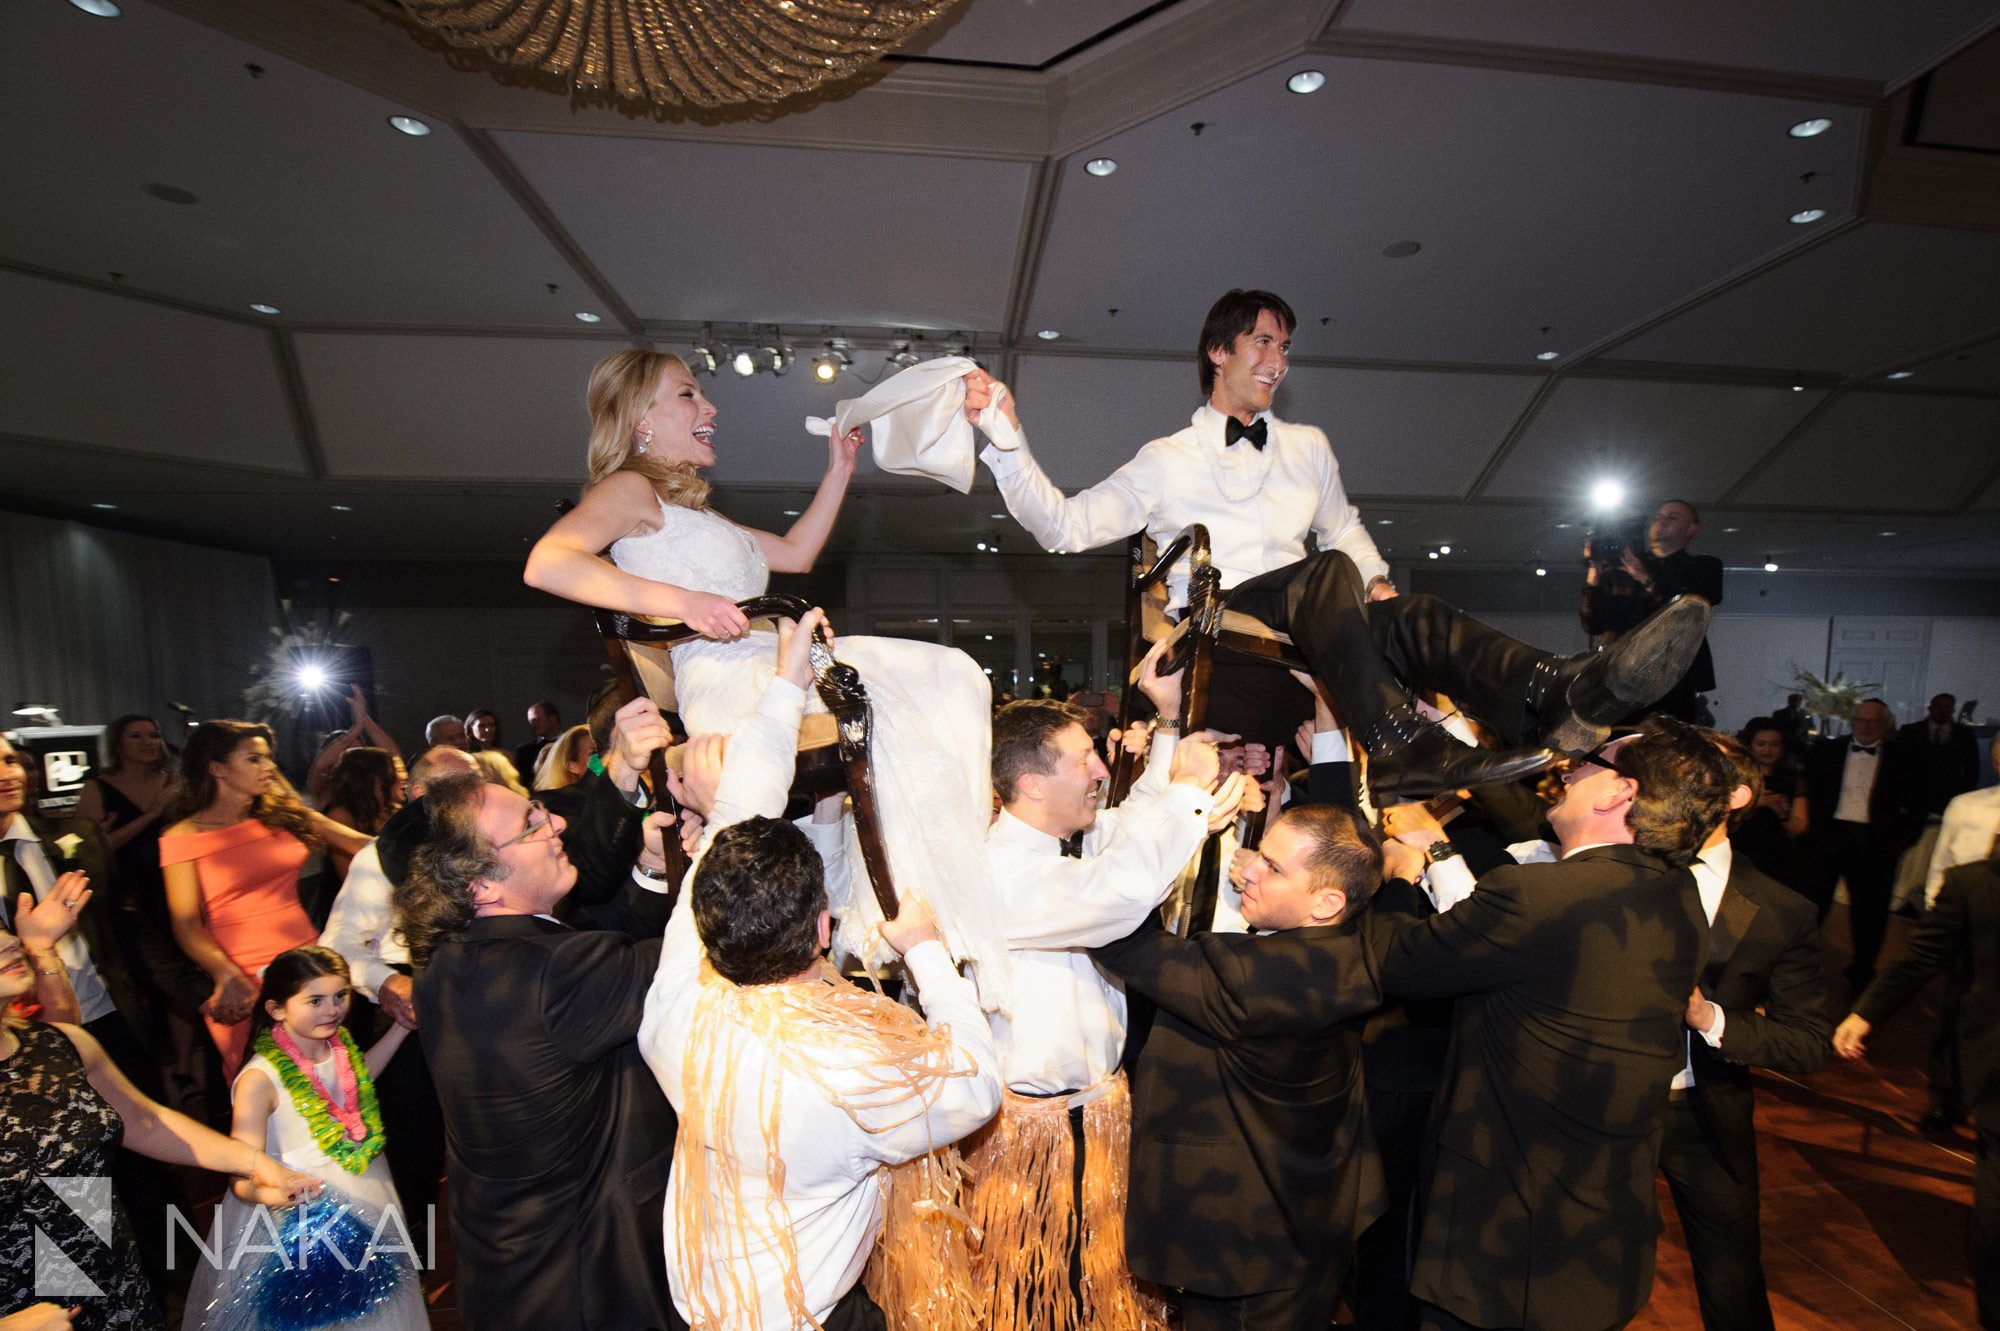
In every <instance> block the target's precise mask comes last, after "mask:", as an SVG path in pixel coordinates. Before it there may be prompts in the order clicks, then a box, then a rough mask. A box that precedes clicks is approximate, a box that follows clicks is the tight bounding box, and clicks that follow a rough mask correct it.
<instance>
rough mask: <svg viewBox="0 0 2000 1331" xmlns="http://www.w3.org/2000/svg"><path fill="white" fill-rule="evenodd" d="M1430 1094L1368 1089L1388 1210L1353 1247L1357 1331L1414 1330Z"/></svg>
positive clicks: (1369, 1107) (1372, 1123) (1376, 1148)
mask: <svg viewBox="0 0 2000 1331" xmlns="http://www.w3.org/2000/svg"><path fill="white" fill-rule="evenodd" d="M1430 1116H1431V1092H1429V1091H1378V1090H1375V1089H1374V1088H1373V1087H1370V1088H1369V1090H1368V1120H1369V1123H1370V1125H1371V1126H1372V1127H1373V1128H1374V1129H1375V1150H1376V1153H1377V1155H1379V1156H1380V1157H1381V1160H1382V1185H1383V1191H1384V1192H1385V1193H1386V1194H1387V1195H1388V1206H1387V1208H1386V1209H1385V1210H1384V1211H1383V1212H1382V1214H1381V1216H1380V1217H1379V1218H1377V1219H1376V1221H1375V1223H1374V1224H1372V1225H1370V1226H1369V1227H1368V1228H1367V1229H1366V1230H1364V1231H1363V1232H1362V1235H1361V1238H1360V1240H1359V1242H1357V1243H1356V1244H1355V1247H1354V1283H1355V1293H1354V1325H1355V1326H1356V1328H1358V1331H1413V1329H1414V1328H1415V1326H1416V1324H1417V1301H1416V1300H1415V1299H1414V1298H1412V1297H1411V1296H1410V1277H1411V1275H1412V1269H1413V1267H1414V1266H1415V1264H1416V1252H1417V1235H1418V1234H1419V1233H1421V1232H1422V1230H1423V1193H1422V1191H1421V1190H1420V1189H1419V1188H1418V1187H1417V1180H1418V1175H1419V1173H1420V1169H1419V1160H1420V1157H1421V1156H1422V1154H1423V1147H1424V1138H1425V1135H1426V1132H1427V1129H1428V1128H1429V1125H1430Z"/></svg>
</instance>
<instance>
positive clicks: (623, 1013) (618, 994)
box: [416, 889, 680, 1331]
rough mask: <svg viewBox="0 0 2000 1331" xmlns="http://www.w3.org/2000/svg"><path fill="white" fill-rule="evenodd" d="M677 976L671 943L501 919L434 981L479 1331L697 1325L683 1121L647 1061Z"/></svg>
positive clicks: (481, 923)
mask: <svg viewBox="0 0 2000 1331" xmlns="http://www.w3.org/2000/svg"><path fill="white" fill-rule="evenodd" d="M635 890H636V889H635ZM659 960H660V942H659V940H658V939H657V938H655V939H650V940H645V941H635V940H633V939H631V938H628V937H626V936H624V935H622V934H619V933H615V932H611V931H608V930H583V931H579V930H576V929H572V928H570V927H569V926H568V925H565V924H559V923H557V922H556V921H554V920H547V919H542V918H540V917H539V916H530V915H507V916H483V917H480V918H478V919H475V920H473V922H472V923H471V924H469V925H467V926H466V928H465V931H464V932H463V933H462V934H461V935H460V936H459V937H458V938H457V939H455V940H453V941H451V942H449V943H446V944H445V945H444V946H443V947H441V948H439V949H438V951H437V952H436V953H435V954H434V955H433V956H432V957H431V959H430V961H429V963H428V964H427V965H425V966H424V967H422V968H421V969H420V970H419V971H418V972H417V978H416V1004H417V1010H418V1011H420V1012H422V1013H423V1014H424V1053H425V1056H426V1058H427V1059H428V1061H429V1063H430V1069H431V1075H432V1078H433V1079H434V1080H435V1082H436V1083H437V1091H438V1099H439V1101H440V1102H441V1103H442V1105H443V1108H444V1123H445V1139H446V1142H447V1144H448V1146H449V1148H450V1151H449V1159H448V1163H447V1165H446V1178H447V1179H448V1180H449V1182H450V1187H451V1194H450V1195H451V1208H450V1211H451V1235H452V1245H453V1248H454V1250H455V1252H456V1255H457V1261H458V1279H459V1296H458V1297H459V1306H460V1308H461V1309H463V1316H464V1320H465V1325H466V1326H467V1327H468V1328H471V1329H472V1331H512V1328H516V1327H534V1328H536V1331H647V1329H648V1328H664V1327H678V1326H679V1325H680V1322H679V1320H678V1318H677V1317H676V1316H675V1314H674V1312H673V1302H672V1299H671V1298H670V1297H669V1295H668V1292H667V1274H666V1254H665V1251H664V1247H663V1241H662V1237H661V1235H662V1229H661V1225H662V1220H663V1214H664V1206H665V1197H666V1187H667V1171H668V1169H669V1167H670V1166H671V1165H672V1162H673V1143H674V1124H675V1120H674V1113H673V1110H672V1109H671V1108H670V1107H669V1106H668V1104H667V1098H666V1096H665V1095H663V1094H662V1093H661V1091H660V1085H659V1082H657V1081H656V1080H654V1078H653V1074H652V1072H651V1070H650V1069H648V1068H647V1066H646V1063H645V1060H644V1059H642V1058H641V1057H640V1056H639V1048H638V1045H637V1043H636V1038H637V1035H638V1031H639V1018H640V1016H641V1014H642V1011H643V1008H644V1004H645V998H646V990H647V989H648V987H649V986H650V985H651V984H652V982H653V972H654V971H655V970H656V969H657V968H658V965H659Z"/></svg>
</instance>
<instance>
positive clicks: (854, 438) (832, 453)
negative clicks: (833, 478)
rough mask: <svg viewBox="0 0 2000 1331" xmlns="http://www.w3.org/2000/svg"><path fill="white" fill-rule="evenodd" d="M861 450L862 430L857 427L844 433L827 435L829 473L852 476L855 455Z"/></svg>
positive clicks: (827, 466)
mask: <svg viewBox="0 0 2000 1331" xmlns="http://www.w3.org/2000/svg"><path fill="white" fill-rule="evenodd" d="M860 451H861V431H860V430H859V429H858V428H856V429H853V430H849V431H848V432H847V433H846V434H844V435H834V434H829V435H827V437H826V470H827V474H828V475H839V476H852V475H853V474H854V455H855V454H856V453H858V452H860Z"/></svg>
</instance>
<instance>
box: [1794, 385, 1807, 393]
mask: <svg viewBox="0 0 2000 1331" xmlns="http://www.w3.org/2000/svg"><path fill="white" fill-rule="evenodd" d="M1792 391H1793V392H1794V393H1803V392H1805V391H1806V386H1805V385H1804V384H1793V385H1792Z"/></svg>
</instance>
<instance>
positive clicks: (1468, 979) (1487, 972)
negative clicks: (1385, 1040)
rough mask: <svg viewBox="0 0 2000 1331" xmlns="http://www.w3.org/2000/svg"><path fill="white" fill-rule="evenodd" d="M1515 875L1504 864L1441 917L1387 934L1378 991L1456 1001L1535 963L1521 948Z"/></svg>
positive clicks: (1523, 926) (1522, 921)
mask: <svg viewBox="0 0 2000 1331" xmlns="http://www.w3.org/2000/svg"><path fill="white" fill-rule="evenodd" d="M1517 872H1518V866H1516V867H1513V868H1510V867H1509V866H1506V865H1503V866H1501V867H1500V868H1498V869H1495V870H1494V871H1493V872H1492V873H1490V874H1487V875H1486V876H1485V877H1484V878H1482V879H1480V880H1479V886H1478V889H1477V890H1476V891H1474V892H1473V893H1472V895H1471V896H1469V897H1467V898H1466V899H1465V900H1463V901H1461V902H1459V903H1458V904H1457V905H1456V906H1454V907H1452V908H1451V909H1450V910H1448V911H1446V912H1444V913H1443V914H1441V915H1433V916H1431V917H1430V918H1429V919H1427V920H1416V921H1412V922H1410V923H1408V924H1405V925H1403V926H1402V927H1400V928H1397V929H1393V930H1389V931H1386V932H1385V935H1384V937H1383V939H1382V940H1381V941H1382V948H1383V960H1382V988H1383V989H1384V990H1385V991H1387V992H1388V993H1389V994H1391V995H1393V996H1395V997H1399V998H1455V997H1457V996H1458V995H1460V994H1472V993H1480V992H1483V991H1486V990H1489V989H1495V988H1498V987H1499V986H1501V985H1503V984H1505V983H1507V982H1508V981H1509V980H1512V979H1513V978H1514V977H1515V976H1516V975H1517V974H1518V973H1519V972H1520V969H1521V967H1523V966H1524V965H1533V964H1534V958H1533V956H1532V954H1531V952H1530V950H1529V949H1527V948H1525V947H1523V946H1522V938H1523V936H1524V935H1525V934H1526V932H1527V924H1528V921H1527V916H1526V913H1525V912H1524V910H1523V909H1522V905H1521V900H1520V896H1519V892H1518V885H1517V884H1516V881H1515V879H1516V875H1517Z"/></svg>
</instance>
